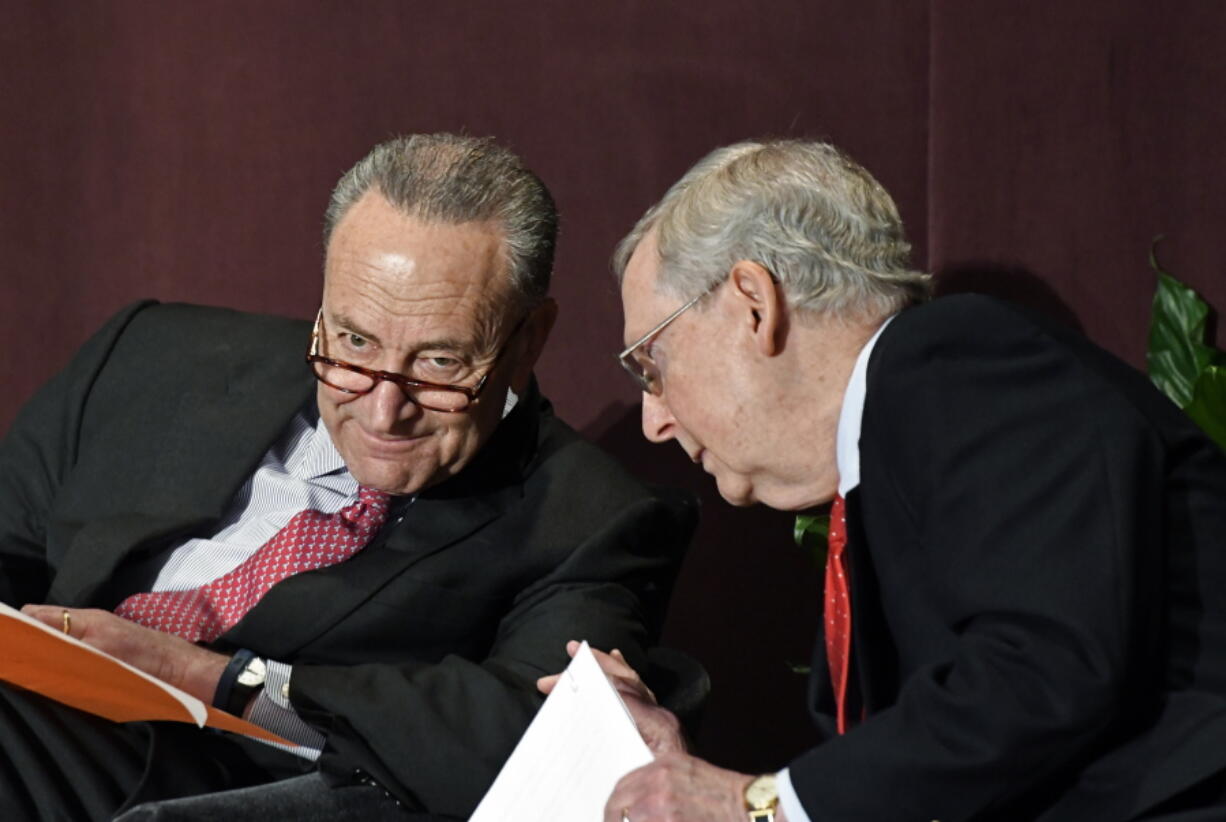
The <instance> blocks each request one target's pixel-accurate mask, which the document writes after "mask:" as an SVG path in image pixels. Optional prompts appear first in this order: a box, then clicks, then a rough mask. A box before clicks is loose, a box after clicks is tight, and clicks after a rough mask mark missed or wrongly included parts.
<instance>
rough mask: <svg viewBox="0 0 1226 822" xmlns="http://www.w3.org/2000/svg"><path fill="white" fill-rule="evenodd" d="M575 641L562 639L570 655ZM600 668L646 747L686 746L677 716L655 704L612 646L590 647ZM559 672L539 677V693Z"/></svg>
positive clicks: (575, 649)
mask: <svg viewBox="0 0 1226 822" xmlns="http://www.w3.org/2000/svg"><path fill="white" fill-rule="evenodd" d="M578 650H579V643H578V642H576V641H574V640H572V641H570V642H568V643H566V652H567V653H568V654H570V655H571V656H572V657H573V656H574V655H575V654H576V653H577V652H578ZM592 655H593V656H595V658H596V661H597V663H599V665H600V669H601V670H602V671H603V672H604V674H605V676H606V677H608V679H609V682H610V683H612V685H613V687H614V689H616V690H617V692H618V694H619V695H620V696H621V698H622V702H623V703H624V704H625V706H626V709H627V710H628V711H630V716H631V717H632V718H633V719H634V724H635V726H636V727H637V728H638V730H639V734H640V735H641V736H642V737H643V741H644V742H646V743H647V747H648V748H650V749H651V752H652V754H653V755H655V756H660V755H661V754H664V753H669V752H674V751H676V752H683V751H685V750H686V744H685V737H684V736H683V735H682V732H681V723H680V722H679V721H678V720H677V717H676V716H675V715H674V714H673V713H672V712H671V711H668V710H666V709H664V708H661V707H660V706H659V705H658V704H656V695H655V694H654V693H652V691H651V689H650V688H648V687H647V684H646V683H645V682H643V679H642V677H640V676H639V673H638V671H636V670H634V668H632V667H630V665H629V663H627V662H626V659H625V657H623V656H622V654H621V651H618V650H617V649H616V648H615V649H613V651H612V652H610V653H607V654H606V653H605V652H603V651H598V650H596V649H595V648H593V649H592ZM560 676H561V674H553V675H552V676H545V677H541V678H540V679H538V680H537V683H536V686H537V688H538V689H539V690H540V691H541V693H545V694H547V693H549V692H550V691H552V690H553V688H554V686H555V685H557V682H558V678H559V677H560Z"/></svg>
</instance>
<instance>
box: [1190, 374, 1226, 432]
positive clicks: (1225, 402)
mask: <svg viewBox="0 0 1226 822" xmlns="http://www.w3.org/2000/svg"><path fill="white" fill-rule="evenodd" d="M1184 410H1185V411H1186V412H1187V414H1188V416H1189V417H1191V418H1192V419H1193V420H1194V421H1195V422H1196V424H1197V425H1199V426H1200V427H1201V428H1203V429H1204V430H1205V433H1206V434H1208V435H1209V436H1210V437H1211V438H1212V439H1213V441H1214V442H1216V443H1217V444H1218V445H1220V446H1222V448H1223V449H1226V367H1223V366H1221V365H1211V366H1209V367H1208V368H1206V369H1205V370H1204V371H1203V372H1201V375H1200V378H1199V379H1197V381H1196V384H1195V385H1194V386H1193V388H1192V401H1191V402H1189V403H1188V406H1187V408H1185V409H1184Z"/></svg>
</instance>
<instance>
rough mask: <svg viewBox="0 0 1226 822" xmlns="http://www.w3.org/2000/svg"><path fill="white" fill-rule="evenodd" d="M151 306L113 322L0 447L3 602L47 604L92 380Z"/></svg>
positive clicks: (38, 397)
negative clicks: (54, 532) (52, 550)
mask: <svg viewBox="0 0 1226 822" xmlns="http://www.w3.org/2000/svg"><path fill="white" fill-rule="evenodd" d="M149 305H152V302H150V301H144V302H140V303H135V304H133V305H131V306H128V307H127V308H125V309H124V310H122V311H120V312H119V313H118V314H116V315H115V316H114V317H112V318H111V319H110V320H109V321H108V322H107V323H106V325H105V326H103V327H102V328H101V329H100V330H99V331H98V332H97V333H95V334H94V336H93V337H92V338H90V340H89V341H88V342H87V343H86V344H85V345H84V346H83V347H82V348H81V349H80V351H78V352H77V354H76V356H75V357H74V358H73V360H72V362H71V363H70V364H69V365H68V367H67V368H65V369H64V370H63V371H61V372H60V373H59V374H57V375H56V376H55V377H54V378H52V379H51V380H50V381H49V382H48V383H47V384H46V385H45V386H43V387H42V388H41V389H40V390H39V391H38V392H37V393H36V394H35V396H34V398H33V399H31V400H30V402H28V403H27V404H26V405H25V406H24V407H23V408H22V410H21V412H20V413H19V414H18V416H17V419H16V421H15V422H14V424H13V427H12V429H11V430H10V431H9V432H8V434H7V435H6V436H5V437H4V439H3V442H0V600H3V601H4V602H6V603H8V604H9V605H12V606H14V607H16V606H20V605H23V604H25V603H27V602H42V601H43V600H44V599H45V597H46V594H47V588H48V586H49V584H50V580H51V576H52V573H53V571H52V569H53V568H54V566H55V565H56V564H57V562H58V559H59V557H56V556H49V555H48V548H47V546H48V545H49V544H51V542H52V540H49V538H48V534H47V528H48V523H49V522H50V520H51V516H50V511H51V510H52V508H53V506H54V505H55V500H56V494H57V492H58V490H59V487H60V483H61V481H62V478H63V477H64V476H65V474H66V473H67V472H68V471H69V470H70V469H71V466H72V464H73V463H74V462H75V460H76V457H77V447H78V446H79V436H80V429H81V424H82V420H83V419H84V417H85V414H86V407H87V403H88V401H89V397H90V391H91V388H92V386H93V383H94V380H95V379H96V378H97V376H98V374H99V372H100V371H101V370H102V368H103V366H104V364H105V363H106V361H107V357H108V356H109V355H110V353H111V350H112V349H113V348H114V346H115V343H116V341H117V340H118V339H119V337H120V336H121V335H122V334H123V332H124V329H126V328H127V326H128V324H129V323H130V322H131V320H132V318H133V317H134V316H136V314H137V313H139V312H140V311H141V310H142V309H144V308H146V307H148V306H149Z"/></svg>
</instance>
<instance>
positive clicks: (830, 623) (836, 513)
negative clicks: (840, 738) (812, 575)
mask: <svg viewBox="0 0 1226 822" xmlns="http://www.w3.org/2000/svg"><path fill="white" fill-rule="evenodd" d="M846 547H847V520H846V517H845V514H844V510H843V497H842V496H841V495H837V496H835V498H834V505H833V506H831V508H830V552H829V553H828V554H827V555H826V661H827V662H828V663H829V665H830V682H831V684H832V685H834V704H835V723H836V727H837V728H838V731H839V733H840V734H842V733H846V732H847V678H848V676H849V672H848V662H849V658H850V656H851V588H850V586H849V585H848V580H847V568H846V565H845V564H844V562H843V549H844V548H846Z"/></svg>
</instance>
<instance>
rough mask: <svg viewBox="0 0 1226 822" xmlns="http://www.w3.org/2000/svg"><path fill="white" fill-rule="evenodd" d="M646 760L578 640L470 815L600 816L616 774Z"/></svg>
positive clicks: (525, 821) (498, 818)
mask: <svg viewBox="0 0 1226 822" xmlns="http://www.w3.org/2000/svg"><path fill="white" fill-rule="evenodd" d="M651 760H652V756H651V751H650V750H648V748H647V744H646V743H645V742H643V738H642V737H641V736H639V732H638V729H637V728H635V726H634V720H633V719H631V718H630V712H629V711H627V710H626V706H625V705H624V704H622V701H621V697H620V696H618V694H617V691H616V690H614V688H613V686H612V685H611V684H609V680H608V679H606V678H605V675H604V672H603V671H601V670H600V665H599V664H598V663H597V662H596V657H594V656H593V655H592V651H591V649H590V648H588V645H587V643H586V642H585V643H583V645H582V646H580V648H579V652H578V653H577V654H575V658H574V659H573V660H571V663H570V665H569V666H568V667H567V668H566V671H565V672H564V673H563V674H562V678H561V679H560V680H559V681H558V684H557V686H556V687H555V688H554V689H553V691H552V692H551V693H550V694H549V696H548V697H547V698H546V699H545V704H544V705H542V706H541V710H540V711H539V712H538V713H537V715H536V718H535V719H533V720H532V724H531V725H529V726H528V730H527V731H525V732H524V736H523V738H522V739H521V740H520V741H519V744H518V745H517V746H516V747H515V751H514V752H513V753H512V754H511V758H510V759H508V760H507V763H506V765H504V766H503V768H502V771H501V772H500V773H499V774H498V778H497V779H495V780H494V784H493V785H492V786H491V787H490V789H489V792H488V793H486V795H485V798H484V799H482V800H481V804H480V805H478V806H477V810H476V813H474V814H473V815H472V817H471V818H470V820H469V822H540V820H542V819H556V820H565V822H589V821H590V822H600V820H601V819H602V818H603V814H604V805H605V800H606V799H608V797H609V794H610V793H612V791H613V786H614V785H616V784H617V781H618V780H619V779H621V778H622V777H623V776H625V775H626V774H627V773H629V772H630V771H632V770H634V769H635V768H638V767H641V766H643V765H646V764H647V763H649V762H651Z"/></svg>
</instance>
